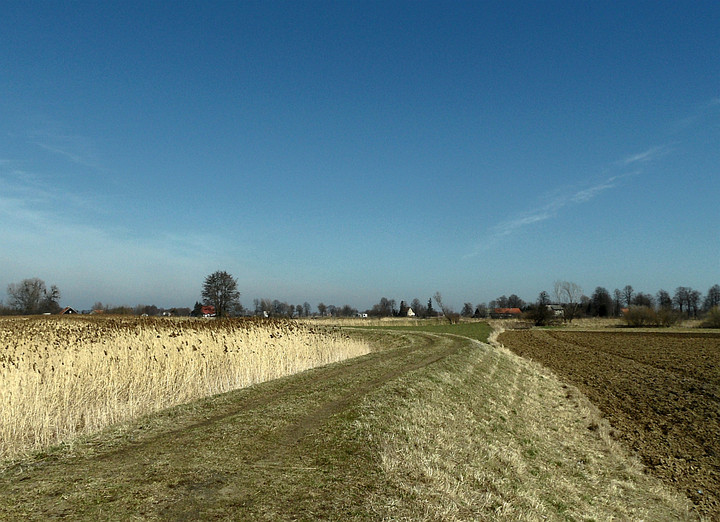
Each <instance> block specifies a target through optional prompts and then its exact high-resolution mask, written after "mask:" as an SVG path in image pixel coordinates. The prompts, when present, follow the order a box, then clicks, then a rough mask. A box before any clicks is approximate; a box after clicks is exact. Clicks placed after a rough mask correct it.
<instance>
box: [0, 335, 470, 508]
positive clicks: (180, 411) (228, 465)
mask: <svg viewBox="0 0 720 522" xmlns="http://www.w3.org/2000/svg"><path fill="white" fill-rule="evenodd" d="M386 335H395V336H396V337H398V338H400V337H402V338H403V339H402V341H399V342H398V343H397V345H398V346H399V347H397V348H395V349H393V350H389V351H384V352H378V353H372V354H369V355H367V356H365V357H361V358H358V359H355V360H352V361H346V362H344V363H339V364H335V365H331V366H328V367H325V368H320V369H316V370H311V371H308V372H305V373H303V374H300V375H297V376H293V377H289V378H285V379H280V380H277V381H273V382H270V383H265V384H262V385H259V386H255V387H252V388H250V389H246V390H239V391H236V392H232V393H229V394H225V395H222V396H219V397H215V398H211V399H207V400H204V401H200V402H197V403H193V404H192V405H185V406H181V407H178V408H174V409H172V410H168V411H166V412H164V413H163V414H161V415H158V416H153V417H148V418H147V419H144V420H142V421H140V422H138V423H137V424H136V425H134V426H133V427H131V428H130V429H125V430H122V431H117V430H116V431H115V432H106V433H104V434H100V435H98V436H97V437H95V438H93V439H90V440H88V441H87V442H86V443H83V444H80V445H78V446H77V447H75V448H72V451H70V450H69V449H65V450H58V451H56V452H54V453H50V454H48V455H46V456H45V457H44V458H39V459H36V460H34V461H25V462H21V463H19V464H17V465H15V466H13V467H11V468H10V469H8V470H6V471H5V472H3V473H2V474H0V519H3V520H28V519H34V520H47V519H52V518H70V519H101V520H107V519H110V520H128V519H163V520H206V519H234V520H237V519H255V520H257V519H266V520H274V519H278V518H282V519H288V518H292V519H297V518H299V519H308V518H310V519H312V518H318V517H319V518H348V517H349V518H364V517H369V518H372V517H371V516H369V515H368V514H365V513H362V512H357V511H356V510H357V509H359V508H358V506H362V499H363V498H364V496H365V495H366V494H367V492H368V491H370V490H372V489H373V488H378V487H382V482H383V478H382V476H381V474H380V472H379V470H377V469H376V463H375V462H374V461H373V458H372V457H373V456H372V455H371V454H370V452H369V449H368V448H366V447H364V445H363V443H362V441H360V440H356V439H355V438H354V437H353V434H354V427H353V422H354V420H355V418H354V415H355V413H354V412H353V408H352V406H353V405H354V404H357V403H358V401H360V400H361V399H362V398H363V397H364V396H366V395H367V394H368V393H371V392H372V391H373V390H375V389H377V388H378V387H379V386H381V385H383V384H384V383H387V382H389V381H391V380H393V379H395V378H397V377H398V376H401V375H404V374H407V373H408V372H411V371H413V370H416V369H419V368H422V367H424V366H427V365H430V364H433V363H435V362H437V361H439V360H441V359H442V358H444V357H446V356H448V355H450V354H452V353H455V352H456V351H457V350H458V349H459V348H460V347H461V346H463V345H466V344H467V343H468V342H470V341H468V340H467V339H462V338H452V337H446V336H436V335H430V334H413V335H406V334H386Z"/></svg>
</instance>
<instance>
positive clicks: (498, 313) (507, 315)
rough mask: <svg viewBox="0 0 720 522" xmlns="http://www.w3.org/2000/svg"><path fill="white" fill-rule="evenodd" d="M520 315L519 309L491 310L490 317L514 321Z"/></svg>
mask: <svg viewBox="0 0 720 522" xmlns="http://www.w3.org/2000/svg"><path fill="white" fill-rule="evenodd" d="M521 315H522V310H520V309H519V308H493V310H492V312H490V317H492V318H493V319H514V318H517V317H520V316H521Z"/></svg>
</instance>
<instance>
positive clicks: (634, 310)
mask: <svg viewBox="0 0 720 522" xmlns="http://www.w3.org/2000/svg"><path fill="white" fill-rule="evenodd" d="M623 318H624V319H625V322H626V323H627V325H628V326H631V327H634V328H637V327H640V326H665V327H668V326H672V325H674V324H676V323H677V322H678V321H679V320H680V314H679V313H678V312H677V311H675V310H671V309H668V308H661V309H660V310H655V309H654V308H650V307H649V306H631V307H630V309H629V310H628V311H627V312H625V315H624V317H623Z"/></svg>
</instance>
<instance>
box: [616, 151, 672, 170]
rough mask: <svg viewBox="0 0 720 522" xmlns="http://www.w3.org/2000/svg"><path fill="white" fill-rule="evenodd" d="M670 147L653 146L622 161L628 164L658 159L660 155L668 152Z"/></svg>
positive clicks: (623, 163)
mask: <svg viewBox="0 0 720 522" xmlns="http://www.w3.org/2000/svg"><path fill="white" fill-rule="evenodd" d="M667 150H668V148H667V147H666V146H658V147H652V148H650V149H648V150H646V151H644V152H640V153H638V154H633V155H632V156H628V157H627V158H625V159H623V160H622V161H621V163H622V165H625V166H628V165H632V164H634V163H648V162H650V161H654V160H656V159H658V158H659V157H660V156H662V155H664V154H666V153H667Z"/></svg>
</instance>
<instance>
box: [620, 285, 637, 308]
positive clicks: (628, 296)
mask: <svg viewBox="0 0 720 522" xmlns="http://www.w3.org/2000/svg"><path fill="white" fill-rule="evenodd" d="M634 294H635V290H634V289H633V287H632V286H630V285H626V286H625V288H623V296H624V297H625V305H626V306H630V305H631V304H633V295H634Z"/></svg>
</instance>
